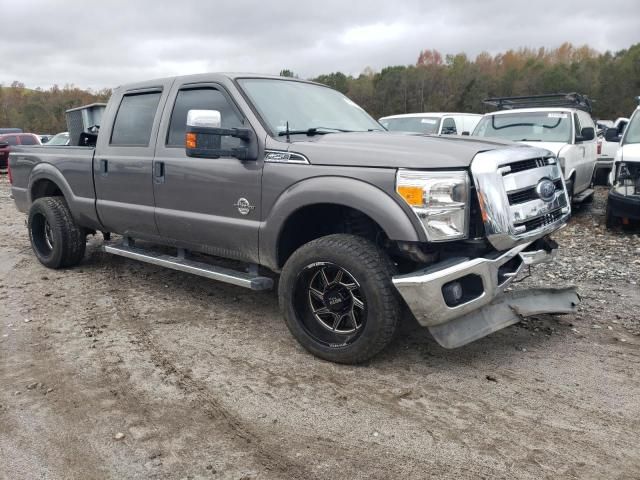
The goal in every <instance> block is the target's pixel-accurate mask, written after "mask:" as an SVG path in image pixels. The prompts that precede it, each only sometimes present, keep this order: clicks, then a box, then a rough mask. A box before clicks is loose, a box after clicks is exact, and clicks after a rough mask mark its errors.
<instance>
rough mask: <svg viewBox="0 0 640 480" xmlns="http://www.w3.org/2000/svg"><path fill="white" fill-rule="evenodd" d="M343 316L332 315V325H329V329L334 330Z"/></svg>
mask: <svg viewBox="0 0 640 480" xmlns="http://www.w3.org/2000/svg"><path fill="white" fill-rule="evenodd" d="M343 317H344V315H336V314H334V315H333V326H332V327H331V329H332V330H333V331H334V332H335V331H336V330H337V329H338V327H339V326H340V322H342V318H343Z"/></svg>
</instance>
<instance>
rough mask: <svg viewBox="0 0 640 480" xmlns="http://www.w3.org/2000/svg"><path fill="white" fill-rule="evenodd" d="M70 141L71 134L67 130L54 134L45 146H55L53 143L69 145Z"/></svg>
mask: <svg viewBox="0 0 640 480" xmlns="http://www.w3.org/2000/svg"><path fill="white" fill-rule="evenodd" d="M70 141H71V136H70V135H69V132H60V133H57V134H56V135H54V136H53V137H52V138H51V139H50V140H49V141H48V142H47V143H45V145H46V146H48V147H50V146H55V145H69V142H70Z"/></svg>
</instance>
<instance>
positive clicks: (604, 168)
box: [593, 117, 629, 185]
mask: <svg viewBox="0 0 640 480" xmlns="http://www.w3.org/2000/svg"><path fill="white" fill-rule="evenodd" d="M628 123H629V119H628V118H626V117H620V118H618V119H617V120H616V121H615V122H613V124H612V125H611V126H610V127H609V128H608V129H613V130H614V131H615V132H616V134H617V135H616V136H617V137H621V136H622V134H623V133H624V129H625V128H626V127H627V124H628ZM608 129H607V130H608ZM618 148H620V142H619V141H614V142H609V141H608V140H607V138H606V136H605V134H604V132H602V133H601V134H598V160H597V161H596V170H595V172H594V173H593V180H594V183H595V184H596V185H604V184H606V183H607V178H608V176H609V172H610V171H611V166H612V165H613V159H614V158H616V152H617V151H618Z"/></svg>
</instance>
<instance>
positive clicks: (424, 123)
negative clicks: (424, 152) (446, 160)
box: [378, 112, 482, 135]
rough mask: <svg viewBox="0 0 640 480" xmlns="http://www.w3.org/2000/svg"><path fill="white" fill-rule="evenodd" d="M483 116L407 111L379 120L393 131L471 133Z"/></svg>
mask: <svg viewBox="0 0 640 480" xmlns="http://www.w3.org/2000/svg"><path fill="white" fill-rule="evenodd" d="M481 118H482V115H480V114H477V113H443V112H427V113H406V114H402V115H391V116H388V117H382V118H380V119H379V120H378V121H379V122H380V123H381V124H382V126H383V127H384V128H386V129H387V130H389V131H392V132H411V133H422V134H427V135H465V134H466V135H469V133H471V132H473V129H474V128H476V125H477V124H478V122H479V121H480V119H481Z"/></svg>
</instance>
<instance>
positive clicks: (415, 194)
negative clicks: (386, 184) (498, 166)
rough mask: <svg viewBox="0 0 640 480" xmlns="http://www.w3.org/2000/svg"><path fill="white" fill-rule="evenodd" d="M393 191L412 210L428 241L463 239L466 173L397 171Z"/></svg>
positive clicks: (467, 199)
mask: <svg viewBox="0 0 640 480" xmlns="http://www.w3.org/2000/svg"><path fill="white" fill-rule="evenodd" d="M396 192H398V194H399V195H400V196H401V197H402V198H403V199H404V201H405V202H407V203H408V204H409V205H410V206H411V208H413V211H414V212H415V213H416V215H417V216H418V218H419V219H420V221H421V222H422V225H423V226H424V228H425V231H426V232H427V237H428V239H429V240H430V241H434V242H438V241H450V240H459V239H463V238H466V237H467V224H468V219H469V175H468V174H467V172H464V171H451V172H422V171H417V170H398V173H397V175H396Z"/></svg>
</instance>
